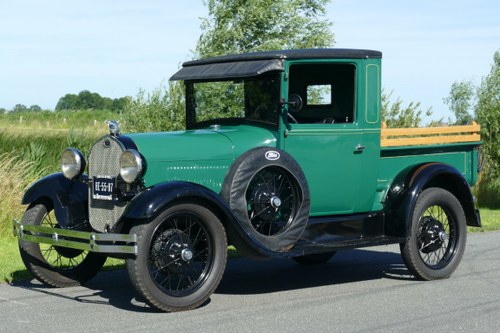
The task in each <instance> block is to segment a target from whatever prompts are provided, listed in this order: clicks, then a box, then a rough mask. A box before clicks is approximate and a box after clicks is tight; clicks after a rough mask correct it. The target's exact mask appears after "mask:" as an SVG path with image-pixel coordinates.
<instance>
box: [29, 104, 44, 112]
mask: <svg viewBox="0 0 500 333" xmlns="http://www.w3.org/2000/svg"><path fill="white" fill-rule="evenodd" d="M29 110H30V111H42V108H41V107H40V106H38V105H36V104H35V105H32V106H30V109H29Z"/></svg>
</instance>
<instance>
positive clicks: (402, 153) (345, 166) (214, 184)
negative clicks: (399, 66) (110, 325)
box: [14, 49, 481, 311]
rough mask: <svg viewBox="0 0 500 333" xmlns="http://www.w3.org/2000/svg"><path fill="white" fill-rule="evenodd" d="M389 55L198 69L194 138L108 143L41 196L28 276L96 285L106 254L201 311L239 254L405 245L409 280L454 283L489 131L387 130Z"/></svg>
mask: <svg viewBox="0 0 500 333" xmlns="http://www.w3.org/2000/svg"><path fill="white" fill-rule="evenodd" d="M381 59H382V54H381V52H378V51H372V50H355V49H310V50H285V51H271V52H259V53H249V54H240V55H228V56H222V57H216V58H211V59H202V60H196V61H190V62H187V63H184V64H183V67H182V68H181V69H180V70H179V71H178V72H177V73H176V74H175V75H174V76H173V77H172V78H171V80H181V81H183V82H184V85H185V103H186V130H185V131H179V132H160V133H143V134H127V135H122V134H121V133H120V129H119V126H118V124H117V122H114V121H110V122H108V127H109V131H110V133H109V135H105V136H103V137H102V138H101V139H99V140H98V141H97V142H96V143H95V145H94V146H93V147H92V148H91V150H90V153H89V155H88V160H87V159H86V158H85V157H84V155H83V154H82V153H81V152H80V151H78V150H76V149H74V148H68V149H66V150H65V151H64V152H63V154H62V159H61V167H62V172H61V173H56V174H52V175H49V176H47V177H45V178H43V179H41V180H39V181H38V182H36V183H34V184H33V185H32V186H31V187H29V188H28V189H27V191H26V193H25V195H24V197H23V198H22V202H23V204H26V205H29V206H28V208H27V210H26V213H25V215H24V217H23V219H22V221H21V222H17V221H14V232H15V234H16V235H17V236H18V237H19V248H20V252H21V256H22V259H23V261H24V263H25V265H26V267H27V269H28V270H29V271H30V272H32V273H33V275H34V276H35V277H36V278H37V279H39V280H40V281H42V282H43V283H45V284H48V285H50V286H55V287H64V286H71V285H75V284H80V283H85V282H86V281H88V280H89V279H90V278H92V277H93V276H94V275H95V274H97V273H98V272H99V270H100V269H101V267H102V265H103V264H104V261H105V260H106V258H107V257H119V258H124V259H126V265H127V270H128V273H129V276H130V279H131V281H132V284H133V286H134V287H135V289H136V290H137V292H138V294H139V295H140V296H142V299H144V300H145V301H146V302H147V303H148V304H149V305H150V306H152V307H154V308H157V309H161V310H164V311H179V310H186V309H192V308H195V307H198V306H200V305H201V304H203V303H204V302H205V301H206V300H207V299H208V298H209V297H210V295H211V294H212V293H213V292H214V290H215V289H216V288H217V286H218V284H219V282H220V280H221V277H222V275H223V272H224V269H225V265H226V260H227V246H228V244H231V245H234V246H235V247H236V248H237V249H238V250H239V252H240V253H241V254H242V255H245V256H250V257H253V258H268V257H274V258H291V259H294V260H296V261H297V262H298V263H302V264H315V263H322V262H325V261H327V260H329V259H330V258H331V257H332V256H333V254H334V253H335V252H336V251H338V250H343V249H352V248H357V247H365V246H372V245H379V244H391V243H395V244H400V247H401V253H402V257H403V259H404V262H405V264H406V266H407V268H408V270H409V272H410V273H411V274H413V275H414V276H415V277H416V278H419V279H424V280H432V279H442V278H447V277H449V276H450V275H451V274H452V273H453V271H454V270H455V269H456V268H457V266H458V264H459V262H460V260H461V258H462V255H463V253H464V249H465V242H466V226H473V227H478V226H480V224H481V222H480V217H479V212H478V210H477V209H476V207H475V202H474V197H473V196H472V194H471V191H470V186H471V185H473V184H474V183H475V182H476V178H477V173H478V150H479V147H480V137H479V134H478V133H479V126H477V125H475V124H472V125H469V126H459V127H441V128H434V129H432V128H431V129H425V128H422V129H420V128H416V129H385V128H383V124H382V123H381V118H380V108H381V105H380V103H381V102H380V96H381V95H380V94H381Z"/></svg>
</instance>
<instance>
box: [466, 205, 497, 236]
mask: <svg viewBox="0 0 500 333" xmlns="http://www.w3.org/2000/svg"><path fill="white" fill-rule="evenodd" d="M480 212H481V224H482V227H481V228H469V231H471V232H483V231H495V230H500V209H488V208H481V209H480Z"/></svg>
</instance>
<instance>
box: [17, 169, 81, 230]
mask: <svg viewBox="0 0 500 333" xmlns="http://www.w3.org/2000/svg"><path fill="white" fill-rule="evenodd" d="M34 202H44V203H45V204H52V207H53V208H54V213H55V215H56V219H57V223H58V224H59V226H61V227H62V228H68V227H71V226H76V225H80V224H82V223H84V221H88V187H87V184H85V183H84V182H82V181H79V180H69V179H67V178H66V177H64V175H63V174H62V173H61V172H59V173H53V174H51V175H48V176H46V177H44V178H42V179H40V180H38V181H37V182H35V183H33V184H32V185H31V186H30V187H29V188H28V189H27V190H26V192H25V193H24V195H23V198H22V200H21V203H22V204H23V205H29V204H32V203H34Z"/></svg>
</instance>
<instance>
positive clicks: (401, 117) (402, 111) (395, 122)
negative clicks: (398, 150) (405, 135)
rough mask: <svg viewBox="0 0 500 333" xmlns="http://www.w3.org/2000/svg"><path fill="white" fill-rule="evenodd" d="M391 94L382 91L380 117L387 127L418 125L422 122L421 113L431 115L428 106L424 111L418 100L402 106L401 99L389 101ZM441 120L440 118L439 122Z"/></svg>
mask: <svg viewBox="0 0 500 333" xmlns="http://www.w3.org/2000/svg"><path fill="white" fill-rule="evenodd" d="M391 96H392V91H391V92H390V93H389V94H387V93H386V92H385V91H382V96H381V104H382V105H381V113H382V115H381V118H382V121H384V122H385V123H386V124H387V127H418V126H420V123H421V122H422V115H425V116H427V117H429V116H431V115H432V111H431V109H430V108H429V109H427V110H426V111H424V110H422V109H421V108H420V102H417V103H414V102H410V104H408V106H406V107H404V106H403V101H401V100H400V99H399V98H398V99H397V100H396V101H395V102H391ZM441 122H442V121H441V120H440V121H439V123H441ZM437 123H438V122H436V123H434V124H437Z"/></svg>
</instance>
